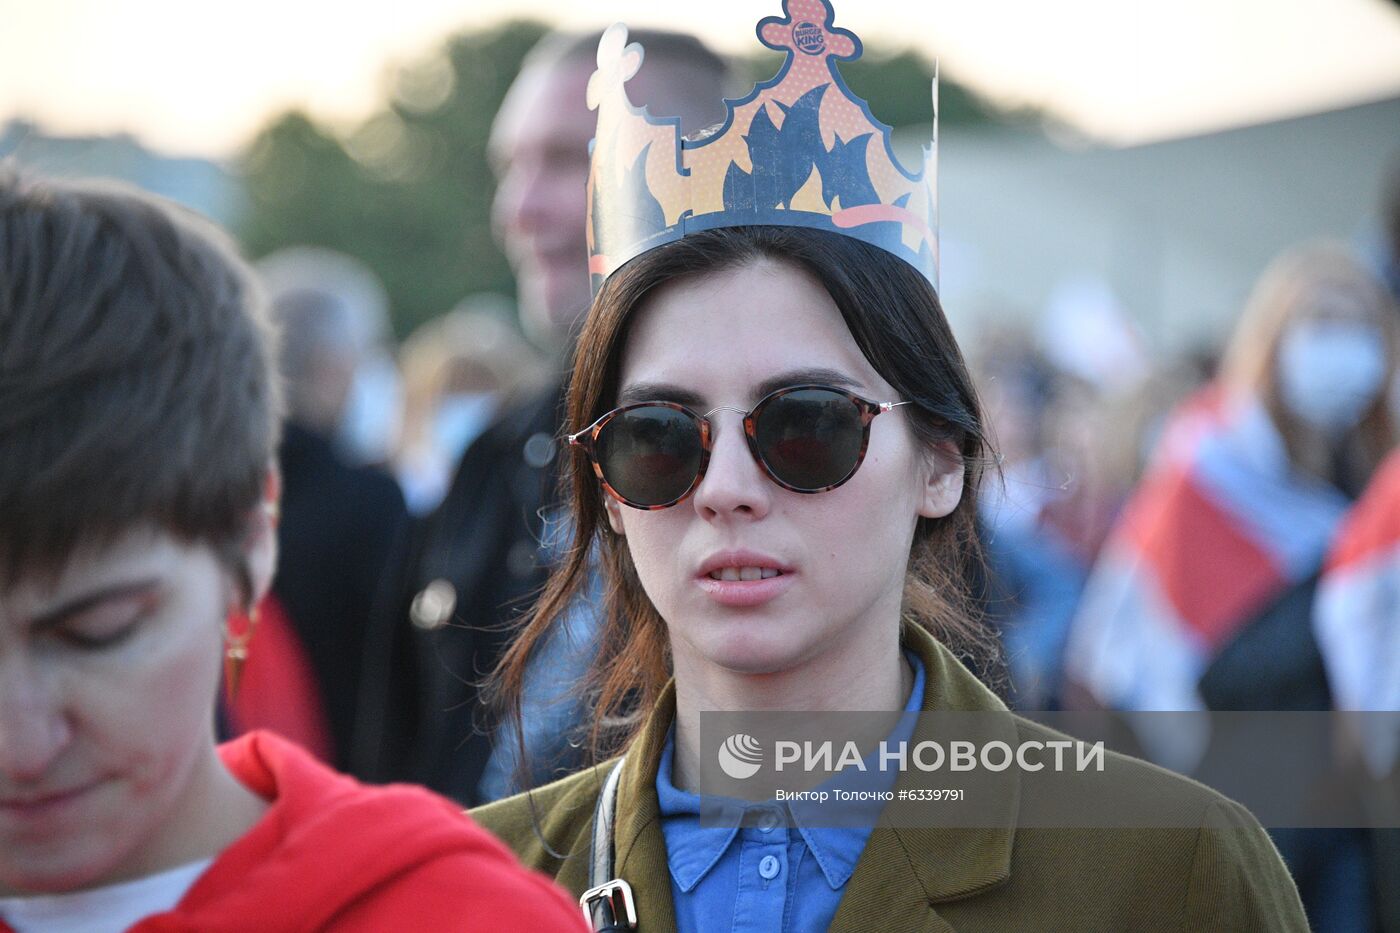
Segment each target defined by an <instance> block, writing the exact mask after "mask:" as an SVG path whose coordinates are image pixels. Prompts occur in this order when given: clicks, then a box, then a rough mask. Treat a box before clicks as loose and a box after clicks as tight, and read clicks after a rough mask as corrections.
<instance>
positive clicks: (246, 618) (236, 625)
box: [224, 606, 258, 708]
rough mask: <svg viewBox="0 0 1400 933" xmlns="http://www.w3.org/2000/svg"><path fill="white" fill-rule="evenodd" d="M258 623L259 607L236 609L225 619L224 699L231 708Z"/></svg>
mask: <svg viewBox="0 0 1400 933" xmlns="http://www.w3.org/2000/svg"><path fill="white" fill-rule="evenodd" d="M257 624H258V607H257V606H254V607H253V608H252V609H251V610H249V611H248V612H246V613H245V612H243V610H241V609H234V610H232V611H230V612H229V614H228V616H227V617H226V618H225V619H224V699H225V700H227V701H228V705H229V707H230V708H232V706H233V701H234V699H235V698H236V697H237V696H238V684H239V681H240V680H242V678H243V664H244V663H245V662H246V661H247V660H248V643H249V642H251V641H252V640H253V629H254V628H255V627H256V626H257Z"/></svg>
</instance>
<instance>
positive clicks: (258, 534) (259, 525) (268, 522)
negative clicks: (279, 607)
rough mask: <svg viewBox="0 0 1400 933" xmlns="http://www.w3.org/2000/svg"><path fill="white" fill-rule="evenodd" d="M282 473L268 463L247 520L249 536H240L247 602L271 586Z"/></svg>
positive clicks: (255, 601) (256, 599)
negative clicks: (248, 589) (248, 590)
mask: <svg viewBox="0 0 1400 933" xmlns="http://www.w3.org/2000/svg"><path fill="white" fill-rule="evenodd" d="M281 510H282V476H281V474H280V473H278V471H277V467H276V465H275V464H269V465H268V468H267V479H266V481H265V482H264V484H263V498H262V501H261V502H260V503H259V504H258V507H257V508H256V509H254V510H253V514H252V515H251V516H250V517H249V521H248V536H247V537H246V538H245V539H244V540H243V560H244V564H243V565H244V566H245V567H247V568H248V584H249V586H251V587H252V588H253V592H251V593H249V594H248V596H249V600H248V603H249V605H257V604H258V603H259V602H261V601H262V598H263V597H264V596H266V595H267V591H268V590H269V589H271V588H272V575H273V574H274V573H275V572H276V570H277V523H278V521H279V519H280V518H281V514H282V511H281Z"/></svg>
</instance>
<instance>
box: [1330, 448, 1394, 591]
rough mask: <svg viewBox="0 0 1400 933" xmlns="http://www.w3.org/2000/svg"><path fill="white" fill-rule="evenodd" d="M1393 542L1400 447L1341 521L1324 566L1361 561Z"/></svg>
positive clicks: (1388, 546) (1378, 471)
mask: <svg viewBox="0 0 1400 933" xmlns="http://www.w3.org/2000/svg"><path fill="white" fill-rule="evenodd" d="M1396 545H1400V450H1398V451H1396V452H1394V453H1392V454H1391V455H1390V456H1389V457H1388V458H1387V459H1386V461H1385V462H1384V463H1383V464H1381V467H1380V469H1379V470H1377V471H1376V475H1375V476H1374V477H1373V478H1372V480H1371V485H1370V486H1368V487H1366V492H1365V493H1364V494H1363V495H1362V496H1361V499H1360V500H1359V501H1358V502H1357V503H1356V505H1355V506H1353V507H1352V510H1351V512H1350V513H1348V515H1347V517H1346V519H1345V521H1343V523H1342V527H1341V530H1340V531H1338V532H1337V540H1336V542H1335V543H1334V544H1333V546H1332V553H1331V555H1330V556H1329V557H1328V559H1327V568H1328V569H1329V570H1332V569H1335V568H1338V567H1346V566H1348V565H1350V564H1356V563H1360V562H1361V561H1364V560H1366V559H1367V558H1369V557H1370V556H1371V555H1373V554H1376V553H1379V552H1381V551H1384V550H1387V549H1389V548H1392V547H1395V546H1396Z"/></svg>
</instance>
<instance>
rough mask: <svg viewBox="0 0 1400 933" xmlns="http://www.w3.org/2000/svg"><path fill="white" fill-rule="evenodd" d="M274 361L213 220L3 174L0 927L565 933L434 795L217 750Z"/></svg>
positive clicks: (272, 397)
mask: <svg viewBox="0 0 1400 933" xmlns="http://www.w3.org/2000/svg"><path fill="white" fill-rule="evenodd" d="M273 373H274V344H273V340H272V337H271V334H270V332H269V328H268V326H267V324H266V320H265V314H264V309H263V307H262V302H261V300H260V297H259V293H258V290H257V288H256V286H255V284H254V282H253V279H252V277H251V274H250V272H249V270H248V268H247V267H246V266H245V265H244V263H243V262H242V261H241V260H240V259H239V258H238V257H237V255H236V253H235V251H234V249H233V247H232V246H231V244H230V243H229V242H228V241H227V239H226V238H225V237H224V236H222V235H221V234H220V233H219V232H218V231H217V230H216V229H214V228H213V227H212V226H211V225H210V224H208V223H207V222H205V221H203V220H202V219H200V218H198V217H196V216H194V215H193V214H191V213H188V212H186V211H184V210H181V209H178V208H176V207H174V206H172V205H169V204H167V203H165V202H161V201H158V200H156V199H154V198H152V197H149V196H145V195H142V194H139V193H136V192H134V191H130V190H125V189H121V188H116V187H107V186H99V185H92V184H78V183H62V184H60V183H57V182H48V181H43V180H40V179H38V178H35V177H31V176H27V175H22V174H17V173H15V172H13V171H9V170H5V169H0V930H4V931H7V933H8V931H15V933H29V931H34V930H52V929H83V930H112V931H117V930H126V929H131V930H137V931H156V930H174V929H180V930H215V929H250V930H251V929H260V930H270V929H283V930H291V929H300V930H310V929H335V930H338V931H347V930H349V931H354V930H363V931H370V930H376V931H377V930H385V929H445V928H449V927H459V926H460V925H461V924H463V923H481V924H483V925H489V926H490V927H491V928H492V929H513V930H522V931H523V930H531V931H538V930H543V929H551V930H552V929H570V928H574V927H576V926H577V924H578V919H577V918H578V910H577V908H576V907H574V906H573V905H572V904H570V902H569V901H568V900H567V899H566V898H565V897H563V896H562V894H561V893H560V892H559V891H558V890H557V889H555V888H554V887H553V886H552V885H550V884H549V883H548V882H547V881H546V880H545V879H543V878H540V877H538V876H536V875H532V874H530V873H529V872H526V871H524V870H523V869H522V868H521V867H520V866H519V864H518V863H517V862H515V860H514V859H513V858H511V856H510V855H509V853H508V852H506V851H505V850H504V849H503V848H502V847H501V845H500V844H499V843H498V842H497V841H496V840H494V839H493V838H491V836H490V835H489V834H487V833H486V832H484V831H483V830H481V829H480V828H479V827H477V826H475V825H474V824H473V823H472V821H471V820H470V819H469V818H467V817H466V816H464V815H463V814H462V813H461V811H460V810H459V809H458V808H457V807H455V806H454V805H453V804H451V803H450V802H448V801H446V800H444V799H442V798H439V797H436V796H434V795H432V794H430V793H428V792H426V791H424V790H422V789H420V788H411V787H394V788H367V787H363V786H361V785H359V784H357V783H356V782H354V781H353V780H351V779H349V778H347V777H344V776H342V775H339V774H336V773H335V772H333V771H331V770H330V769H329V768H327V767H326V766H324V765H322V764H320V763H319V762H317V761H316V760H314V759H313V758H312V757H311V756H310V755H309V754H308V753H307V752H306V751H304V750H303V749H301V748H300V747H299V746H297V745H295V744H293V743H291V742H289V741H287V740H286V739H283V738H281V737H279V736H277V735H275V734H272V733H268V732H253V733H250V734H248V735H246V736H243V737H242V738H240V739H237V740H235V741H233V742H230V743H226V744H224V745H221V746H216V745H215V738H214V704H215V696H216V694H217V692H218V689H219V682H220V675H221V654H222V656H223V658H222V660H223V664H222V667H223V668H224V671H225V673H226V674H227V681H226V684H227V687H228V688H229V689H230V690H231V691H236V690H237V688H238V683H239V674H240V671H241V670H242V664H243V661H244V660H246V658H247V657H248V653H249V652H250V651H251V653H252V655H253V656H254V657H256V654H257V651H258V647H259V645H258V642H257V640H256V638H254V637H253V636H254V635H255V634H256V631H257V630H256V629H254V628H253V623H254V617H255V611H254V607H255V606H256V605H257V604H258V602H259V601H260V600H261V598H262V597H263V595H264V594H265V593H266V592H267V590H268V586H269V583H270V580H271V577H272V572H273V567H274V565H275V562H276V528H275V526H276V522H277V482H276V472H275V469H274V468H273V457H274V452H275V447H276V443H277V433H278V425H277V421H278V392H277V387H276V379H275V378H274V375H273ZM221 642H222V643H223V646H222V651H221ZM502 903H508V904H509V905H510V906H509V910H508V911H502V910H501V905H502ZM488 916H489V917H490V918H491V919H490V920H489V922H488V921H486V920H484V919H479V918H485V917H488Z"/></svg>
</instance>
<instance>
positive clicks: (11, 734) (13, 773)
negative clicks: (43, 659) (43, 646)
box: [0, 656, 72, 783]
mask: <svg viewBox="0 0 1400 933" xmlns="http://www.w3.org/2000/svg"><path fill="white" fill-rule="evenodd" d="M45 680H46V678H44V676H43V675H42V672H41V671H38V670H35V669H34V665H33V664H32V663H31V662H30V661H28V660H26V659H23V658H15V657H11V658H5V657H3V656H0V779H3V780H4V781H5V782H7V783H29V782H34V781H38V780H39V779H41V778H42V777H43V776H44V774H45V772H46V771H47V770H48V769H49V766H50V765H51V764H52V763H53V761H54V759H55V758H57V757H58V754H59V752H61V751H62V750H63V749H64V747H65V746H66V745H67V744H68V741H69V739H70V738H71V737H72V728H71V725H70V723H69V721H68V718H67V714H66V711H65V709H64V705H63V703H62V702H61V701H60V698H59V697H58V696H57V691H56V690H55V689H54V687H53V685H51V684H49V683H46V682H45Z"/></svg>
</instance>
